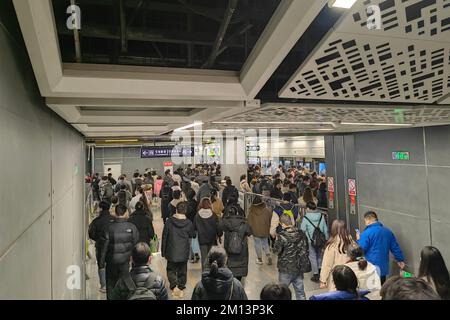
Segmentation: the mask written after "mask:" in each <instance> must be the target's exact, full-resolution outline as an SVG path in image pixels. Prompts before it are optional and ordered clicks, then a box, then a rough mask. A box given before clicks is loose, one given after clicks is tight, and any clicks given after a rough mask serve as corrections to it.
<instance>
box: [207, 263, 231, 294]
mask: <svg viewBox="0 0 450 320" xmlns="http://www.w3.org/2000/svg"><path fill="white" fill-rule="evenodd" d="M232 282H233V273H232V272H231V270H230V269H228V268H219V270H218V272H217V274H216V275H214V276H213V275H210V273H209V270H206V271H205V272H204V273H203V275H202V284H203V287H204V288H205V289H206V291H207V292H208V295H209V296H211V297H221V298H222V299H228V297H227V295H229V294H230V290H231V284H232Z"/></svg>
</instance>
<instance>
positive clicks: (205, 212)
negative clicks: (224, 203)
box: [198, 209, 213, 219]
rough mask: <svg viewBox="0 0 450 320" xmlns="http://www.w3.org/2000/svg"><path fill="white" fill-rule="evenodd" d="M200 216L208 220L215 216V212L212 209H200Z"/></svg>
mask: <svg viewBox="0 0 450 320" xmlns="http://www.w3.org/2000/svg"><path fill="white" fill-rule="evenodd" d="M198 215H199V216H200V217H201V218H203V219H208V218H210V217H211V216H212V215H213V212H212V210H211V209H200V210H198Z"/></svg>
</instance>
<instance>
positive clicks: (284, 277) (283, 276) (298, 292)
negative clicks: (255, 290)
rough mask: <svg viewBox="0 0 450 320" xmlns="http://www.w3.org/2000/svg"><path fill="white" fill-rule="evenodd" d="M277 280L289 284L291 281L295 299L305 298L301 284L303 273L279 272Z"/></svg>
mask: <svg viewBox="0 0 450 320" xmlns="http://www.w3.org/2000/svg"><path fill="white" fill-rule="evenodd" d="M278 280H279V281H280V283H282V284H285V285H287V286H289V285H290V284H291V283H292V285H293V286H294V290H295V297H296V299H297V300H306V296H305V288H304V286H303V273H300V274H289V273H281V272H280V273H279V274H278Z"/></svg>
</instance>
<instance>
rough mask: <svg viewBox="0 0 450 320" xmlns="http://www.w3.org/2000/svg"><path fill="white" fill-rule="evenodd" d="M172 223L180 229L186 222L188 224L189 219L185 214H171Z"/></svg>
mask: <svg viewBox="0 0 450 320" xmlns="http://www.w3.org/2000/svg"><path fill="white" fill-rule="evenodd" d="M172 223H173V225H174V226H175V227H177V228H180V229H182V228H185V227H186V226H187V225H188V224H190V223H191V221H190V220H188V219H186V216H185V215H181V214H174V215H173V216H172Z"/></svg>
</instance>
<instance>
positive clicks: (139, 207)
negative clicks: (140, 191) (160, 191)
mask: <svg viewBox="0 0 450 320" xmlns="http://www.w3.org/2000/svg"><path fill="white" fill-rule="evenodd" d="M134 208H135V209H136V210H142V209H144V203H143V202H142V201H138V202H137V203H136V205H135V206H134Z"/></svg>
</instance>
